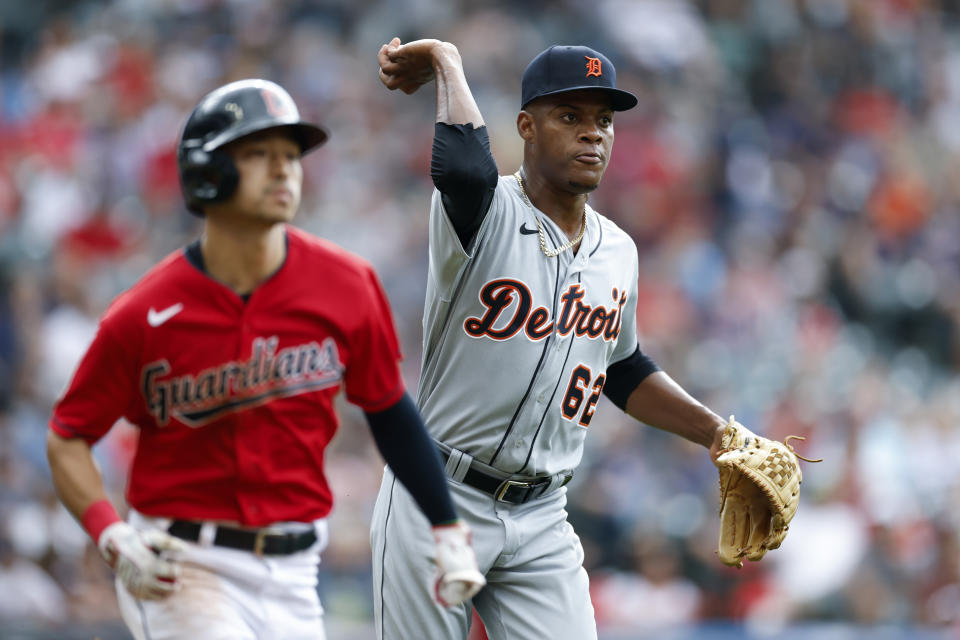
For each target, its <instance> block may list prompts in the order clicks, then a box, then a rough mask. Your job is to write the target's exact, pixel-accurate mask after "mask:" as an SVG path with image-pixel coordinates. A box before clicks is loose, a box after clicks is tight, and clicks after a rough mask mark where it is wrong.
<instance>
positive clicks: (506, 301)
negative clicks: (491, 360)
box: [463, 278, 627, 342]
mask: <svg viewBox="0 0 960 640" xmlns="http://www.w3.org/2000/svg"><path fill="white" fill-rule="evenodd" d="M585 295H586V292H585V291H584V290H583V289H582V288H581V287H580V285H579V284H572V285H570V287H568V288H567V290H566V291H565V292H564V293H563V295H562V296H560V302H561V305H562V306H561V307H560V314H559V315H558V317H557V321H556V329H557V333H559V334H560V335H561V336H565V335H567V334H568V333H570V332H571V331H573V332H574V334H575V335H577V336H579V337H583V336H587V337H588V338H593V339H595V338H600V337H602V338H603V340H605V341H606V342H611V341H613V340H616V339H617V336H619V335H620V326H621V324H622V322H621V321H622V317H623V305H624V304H625V303H626V302H627V292H626V291H620V290H618V289H616V288H614V289H613V290H612V291H611V297H612V299H613V302H614V303H615V304H616V306H611V307H604V306H603V305H597V306H595V307H594V306H591V305H589V304H585V303H584V302H583V298H584V296H585ZM514 299H516V301H517V304H516V305H515V306H514V308H513V316H512V317H509V319H507V315H508V314H507V313H505V312H507V310H508V309H509V308H510V307H511V305H513V303H514ZM480 302H481V303H483V306H485V307H486V308H487V310H486V311H485V312H484V314H483V316H482V317H480V318H474V317H470V318H467V319H466V321H465V322H464V323H463V330H464V331H465V332H466V333H467V335H468V336H471V337H474V338H482V337H483V336H487V337H489V338H493V339H494V340H509V339H510V338H512V337H513V336H515V335H516V334H517V333H518V332H519V331H520V329H524V330H525V332H526V334H527V336H528V337H529V338H530V339H531V340H533V341H537V340H542V339H544V338H546V337H547V336H548V335H550V334H551V333H552V332H553V329H554V322H553V320H551V319H550V311H549V310H548V309H547V308H546V307H537V308H536V309H532V307H533V294H531V293H530V288H529V287H528V286H527V285H526V284H524V283H523V282H521V281H520V280H512V279H510V278H501V279H497V280H491V281H490V282H488V283H487V284H485V285H483V287H482V288H481V289H480ZM501 316H504V318H501ZM498 321H499V322H500V325H501V326H500V328H499V329H498V328H495V327H494V325H496V324H497V323H498Z"/></svg>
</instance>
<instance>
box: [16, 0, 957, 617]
mask: <svg viewBox="0 0 960 640" xmlns="http://www.w3.org/2000/svg"><path fill="white" fill-rule="evenodd" d="M394 35H397V36H399V37H400V38H401V39H402V40H404V41H406V40H410V39H415V38H420V37H437V38H441V39H445V40H449V41H452V42H453V43H455V44H456V45H457V46H458V47H459V49H460V52H461V55H462V57H463V60H464V66H465V69H466V74H467V78H468V80H469V81H470V83H471V86H472V88H473V91H474V94H475V96H476V98H477V102H478V104H479V106H480V108H481V110H482V111H483V113H484V115H485V119H486V121H487V123H488V127H489V130H490V135H491V141H492V146H493V149H494V155H495V157H496V159H497V163H498V166H499V168H500V172H501V173H503V174H506V173H512V172H513V171H515V170H516V169H517V167H518V166H519V162H520V160H521V146H520V143H519V140H518V138H517V136H516V133H515V125H514V122H515V117H516V112H517V110H518V108H519V104H518V102H519V84H520V82H519V81H520V74H521V73H522V71H523V68H524V67H525V65H526V63H527V62H528V61H529V60H530V59H531V58H532V57H533V56H534V55H535V54H536V53H537V52H539V51H540V50H542V49H543V48H545V47H546V46H548V45H550V44H554V43H561V44H587V45H589V46H592V47H594V48H596V49H599V50H601V51H604V52H605V53H606V54H607V55H608V56H609V57H610V58H611V59H612V60H613V61H614V63H615V64H616V66H617V72H618V84H619V85H620V86H622V87H624V88H627V89H629V90H632V91H634V92H635V93H637V94H638V95H639V97H640V105H639V107H638V108H636V109H634V110H633V111H630V112H625V113H620V114H618V115H617V118H616V123H615V127H616V143H615V145H614V152H613V156H612V161H611V164H610V167H609V169H608V171H607V175H606V177H605V179H604V182H603V184H602V186H601V188H600V189H599V190H598V191H597V192H595V193H594V194H591V196H590V203H591V205H592V206H593V207H594V208H595V209H597V210H599V211H601V212H602V213H605V214H606V215H607V216H608V217H610V218H612V219H613V220H614V221H615V222H617V224H619V225H620V226H621V227H622V228H623V229H625V230H626V231H627V232H629V233H630V234H631V235H632V236H633V238H634V239H635V240H636V243H637V246H638V249H639V254H640V299H639V305H638V309H637V311H638V319H639V327H640V332H641V336H640V340H641V344H642V348H643V349H644V351H645V352H647V353H649V354H650V355H652V356H653V358H654V359H655V360H656V361H657V362H658V363H659V364H660V365H661V366H662V367H663V368H664V369H665V370H666V371H667V372H669V373H670V374H671V375H672V376H673V377H674V378H675V379H676V380H678V381H679V382H680V383H681V384H682V385H684V386H685V387H686V388H687V389H688V390H689V391H690V392H691V393H693V394H694V395H695V396H696V397H697V398H699V399H700V400H702V401H703V402H705V403H706V404H707V405H708V406H710V407H711V408H713V409H714V410H716V411H717V412H719V413H722V414H724V415H726V414H730V413H735V414H736V416H737V419H738V420H739V421H740V422H742V423H744V424H746V425H747V426H748V427H750V428H751V429H753V430H754V431H756V432H759V433H762V434H765V435H767V436H769V437H773V438H777V439H783V438H784V437H785V436H786V435H799V436H805V437H806V441H804V442H799V441H793V443H794V444H795V445H796V446H797V448H798V450H800V452H801V453H803V454H804V455H806V456H807V457H822V458H824V462H823V463H821V464H817V465H811V464H804V465H803V472H804V483H803V493H802V498H801V506H800V510H799V512H798V515H797V517H796V519H795V520H794V523H793V524H792V526H791V532H790V535H789V536H788V537H787V540H786V542H785V544H784V546H783V547H782V548H781V549H779V550H777V551H775V552H772V553H771V554H769V555H768V556H767V557H766V558H764V560H763V561H762V562H760V563H757V564H752V563H751V564H748V566H745V567H744V568H743V569H742V570H739V571H738V570H736V569H732V568H727V567H723V566H722V565H721V564H720V563H719V562H718V561H717V559H716V556H715V555H714V549H715V547H716V535H717V508H718V488H717V482H716V471H715V469H714V468H713V466H712V465H711V464H710V462H709V459H708V458H707V456H706V453H705V451H704V450H703V449H702V448H700V447H698V446H695V445H692V444H690V443H687V442H685V441H681V440H680V439H678V438H676V437H673V436H670V435H667V434H664V433H661V432H658V431H656V430H653V429H650V428H648V427H645V426H642V425H639V424H637V423H635V422H633V421H632V420H630V419H628V418H626V417H624V416H623V414H621V413H620V412H619V411H618V410H616V409H615V408H614V407H613V406H612V405H610V404H609V403H606V401H603V404H602V405H601V406H600V408H599V409H598V411H597V417H596V419H595V420H594V421H593V422H592V424H591V426H590V430H591V433H590V436H589V438H588V439H587V451H586V453H585V457H584V461H583V464H582V466H581V468H580V469H579V471H578V472H577V474H576V476H575V478H574V480H573V482H572V483H571V484H570V489H569V498H570V504H569V512H570V516H571V520H572V521H573V523H574V525H575V527H576V529H577V531H578V532H579V534H580V537H581V539H582V541H583V543H584V547H585V551H586V563H587V567H588V570H589V571H590V573H591V578H592V589H593V598H594V606H595V608H596V612H597V619H598V622H599V625H600V627H601V630H603V631H610V632H614V631H627V632H630V631H631V630H633V631H636V632H640V631H649V630H656V629H663V628H668V627H669V628H673V627H676V626H685V625H693V624H697V623H698V622H702V621H705V620H715V619H718V618H732V619H734V620H737V621H743V622H744V623H745V624H746V625H747V626H748V627H750V626H753V627H756V628H761V627H762V628H764V629H766V630H768V631H769V630H770V629H777V628H778V626H786V625H791V624H796V623H798V622H806V621H847V622H853V623H857V624H863V625H871V626H873V625H880V626H894V627H896V626H903V625H920V626H931V627H953V628H957V629H960V537H958V536H960V533H958V532H960V522H958V519H960V516H958V514H960V463H958V461H960V382H958V379H957V377H956V376H955V369H956V367H957V365H958V364H960V242H958V238H960V37H958V36H960V2H956V1H955V0H941V1H936V0H702V1H699V2H692V1H682V0H592V1H591V2H580V1H578V2H574V1H573V0H567V1H553V2H551V1H548V0H537V1H534V0H531V1H527V2H521V3H518V2H507V1H502V2H500V1H490V2H483V1H478V0H456V1H448V0H312V1H308V0H277V1H274V2H269V3H262V2H256V1H254V0H153V1H147V0H114V1H105V0H101V1H95V0H81V1H73V2H67V1H66V0H62V1H59V2H58V1H56V0H46V1H38V2H31V3H2V4H0V630H2V629H3V628H4V625H5V624H6V625H17V624H25V623H29V624H32V625H36V626H39V627H41V628H51V629H56V628H59V626H62V625H66V624H68V623H72V624H76V623H78V622H79V623H83V622H89V623H99V622H110V621H113V620H116V618H117V615H118V614H117V609H116V604H115V598H114V596H113V583H112V579H111V576H110V573H109V570H108V569H107V568H106V567H105V565H104V564H103V563H102V561H101V560H100V558H99V556H98V555H97V553H96V550H95V549H94V548H93V547H92V545H90V544H89V543H88V541H87V539H86V537H85V534H84V533H83V532H82V530H81V529H80V527H79V526H78V525H77V524H76V523H75V522H74V521H73V519H72V518H71V517H70V516H69V515H68V514H67V513H66V512H65V511H64V510H63V508H62V507H60V506H59V502H58V501H57V498H56V496H55V495H54V493H53V489H52V486H51V483H50V480H49V473H48V470H47V466H46V458H45V452H44V436H45V429H46V420H47V418H48V416H49V412H50V408H51V405H52V403H53V402H54V401H55V400H56V398H57V396H58V394H59V393H60V392H61V391H62V389H63V388H64V385H65V384H66V383H67V381H68V379H69V376H70V374H71V373H72V371H73V368H74V367H75V365H76V363H77V361H78V359H79V357H80V355H81V354H82V353H83V351H84V349H85V348H86V345H87V344H88V342H89V340H90V339H91V338H92V336H93V333H94V331H95V329H96V323H97V318H98V316H99V314H100V313H101V312H102V311H103V309H104V308H105V307H106V305H107V304H109V302H110V300H111V299H112V298H113V297H114V296H115V295H116V294H117V293H119V292H120V291H121V290H123V289H124V288H126V287H128V286H129V285H130V284H132V283H133V282H134V281H135V280H136V279H137V278H138V277H139V276H140V275H142V274H143V272H144V271H146V269H148V268H149V267H150V266H152V264H154V263H155V262H156V261H157V260H159V259H160V258H161V257H162V256H164V255H166V254H167V253H169V252H170V251H173V250H176V249H177V248H179V247H182V246H184V245H185V244H186V243H188V242H189V241H190V240H192V239H193V238H194V237H195V236H196V235H197V234H198V233H199V229H200V226H199V222H198V220H197V219H196V218H194V217H192V216H190V215H189V214H188V213H187V212H186V210H185V209H184V207H183V204H182V200H181V196H180V192H179V185H178V182H177V173H176V165H175V161H174V152H175V143H176V138H177V135H178V132H179V129H180V127H181V126H182V123H183V121H184V120H185V118H186V115H187V113H188V112H189V110H190V108H191V107H192V106H193V104H194V103H195V102H196V101H197V99H198V98H199V97H200V96H201V95H203V94H204V93H206V92H207V91H209V90H210V89H212V88H214V87H216V86H218V85H220V84H222V83H224V82H227V81H230V80H235V79H239V78H245V77H267V78H270V79H272V80H275V81H277V82H279V83H280V84H282V85H283V86H285V87H286V88H287V89H288V90H289V91H290V92H291V93H292V94H293V95H294V97H295V99H296V100H297V101H298V103H299V105H300V107H301V111H302V113H303V115H304V116H305V117H306V118H308V119H315V120H317V121H320V122H322V123H324V124H325V125H326V126H327V127H328V128H329V129H330V130H331V132H332V136H331V140H330V142H329V144H328V145H327V146H326V147H324V148H323V149H322V150H320V151H319V152H318V153H316V154H314V155H311V156H308V157H307V158H306V159H305V162H304V169H305V175H306V181H307V185H306V192H305V198H304V203H303V207H302V209H301V213H300V215H299V217H298V219H297V224H298V225H299V226H302V227H303V228H306V229H308V230H310V231H312V232H314V233H317V234H319V235H322V236H324V237H327V238H329V239H331V240H333V241H335V242H338V243H339V244H341V245H343V246H345V247H346V248H348V249H350V250H352V251H355V252H357V253H359V254H360V255H362V256H364V257H365V258H367V259H368V260H370V261H371V262H372V263H373V264H374V265H375V267H376V268H377V269H378V271H379V273H380V275H381V277H382V278H383V280H384V285H385V287H386V289H387V292H388V294H389V297H390V300H391V303H392V304H393V308H394V311H395V313H396V321H397V325H398V328H399V331H400V334H401V340H402V343H403V347H404V351H405V356H406V359H405V363H404V367H405V370H404V373H405V376H406V379H407V382H408V384H409V386H410V387H411V388H415V387H416V384H417V378H418V372H419V356H420V340H421V331H420V317H421V310H422V304H423V296H424V286H425V284H424V283H425V274H426V235H427V229H426V226H427V225H426V221H427V210H428V205H429V197H430V191H431V189H432V184H431V182H430V178H429V158H430V148H431V138H432V131H433V126H432V123H433V99H434V95H433V90H432V88H431V87H428V88H427V89H426V90H423V91H421V92H419V93H417V94H416V95H415V96H413V97H407V96H404V95H401V94H398V93H391V92H388V91H387V90H386V89H384V88H383V87H382V85H381V84H380V82H379V81H378V79H377V66H376V60H375V55H376V52H377V50H378V48H379V46H380V45H381V44H382V43H384V42H387V41H388V40H389V39H390V38H391V37H393V36H394ZM109 374H110V373H109V372H105V373H104V375H109ZM463 383H464V384H470V385H482V381H480V380H464V381H463ZM478 393H482V389H479V387H478ZM135 443H136V432H135V429H134V428H133V427H131V426H130V425H126V424H123V423H120V424H118V425H117V426H116V427H115V428H114V430H113V431H112V432H111V434H110V435H109V436H108V437H107V438H106V439H105V440H104V441H102V442H101V443H100V444H99V445H98V447H97V448H96V449H95V452H96V454H97V458H98V461H99V462H100V465H101V467H102V470H103V472H104V475H105V478H106V480H107V483H108V487H109V491H110V493H111V496H112V497H113V498H114V501H115V502H116V503H117V504H123V486H124V478H125V474H126V466H127V464H128V461H129V460H130V455H131V453H132V451H133V448H134V447H135ZM327 468H328V469H329V472H330V475H331V479H332V483H333V487H334V491H335V494H336V496H337V498H338V503H337V505H336V507H335V512H334V515H333V516H332V525H331V526H332V535H333V538H332V542H331V546H330V548H329V549H328V550H327V552H326V553H325V554H324V561H323V566H322V567H321V591H322V597H323V600H324V603H325V606H326V607H327V609H328V611H329V612H330V614H331V615H332V616H337V617H340V618H343V619H355V620H359V621H363V620H367V619H369V618H370V616H371V615H372V614H371V612H372V601H371V597H372V596H371V587H370V577H369V553H370V551H369V545H368V542H367V540H368V538H367V526H368V523H369V517H370V513H371V511H372V504H373V500H374V499H375V495H376V490H377V487H378V485H379V478H380V474H381V471H382V461H381V459H380V458H379V456H378V454H377V453H376V450H375V448H374V447H373V446H372V444H371V439H370V438H369V435H368V433H367V429H366V425H365V423H364V421H363V419H362V415H361V414H359V413H358V412H356V411H355V410H353V409H352V408H351V407H349V406H347V405H344V407H343V424H342V427H341V430H340V433H339V434H338V436H337V439H336V441H335V444H334V448H333V450H332V452H331V454H330V455H329V456H328V458H327Z"/></svg>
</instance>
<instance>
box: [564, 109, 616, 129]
mask: <svg viewBox="0 0 960 640" xmlns="http://www.w3.org/2000/svg"><path fill="white" fill-rule="evenodd" d="M560 119H561V120H563V121H564V122H566V123H568V124H573V123H574V122H577V114H575V113H573V112H567V113H562V114H560ZM612 124H613V118H611V117H610V116H601V118H600V126H601V127H609V126H610V125H612Z"/></svg>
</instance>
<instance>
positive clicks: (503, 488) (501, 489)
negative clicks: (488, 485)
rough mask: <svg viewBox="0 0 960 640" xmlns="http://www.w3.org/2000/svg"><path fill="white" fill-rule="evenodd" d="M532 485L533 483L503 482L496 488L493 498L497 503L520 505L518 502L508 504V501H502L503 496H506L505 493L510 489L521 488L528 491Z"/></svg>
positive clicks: (521, 481)
mask: <svg viewBox="0 0 960 640" xmlns="http://www.w3.org/2000/svg"><path fill="white" fill-rule="evenodd" d="M533 485H534V483H533V482H525V481H523V480H504V481H503V482H501V483H500V486H499V487H497V493H496V495H495V497H496V499H497V501H498V502H506V503H507V504H521V503H519V502H510V501H509V500H504V499H503V496H505V495H506V494H507V491H509V490H510V487H523V488H525V489H529V488H530V487H532V486H533Z"/></svg>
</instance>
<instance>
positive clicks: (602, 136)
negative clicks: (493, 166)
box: [517, 90, 613, 193]
mask: <svg viewBox="0 0 960 640" xmlns="http://www.w3.org/2000/svg"><path fill="white" fill-rule="evenodd" d="M525 114H528V115H527V116H525ZM517 126H518V128H519V130H520V135H521V136H522V137H523V138H524V140H525V141H526V143H527V144H528V145H529V146H528V152H529V153H532V155H533V158H532V159H533V164H534V166H535V167H536V168H537V170H538V171H539V172H540V173H542V174H543V175H544V177H545V178H547V180H548V181H549V182H551V183H552V184H554V185H557V186H558V187H561V188H564V189H566V190H568V191H571V192H573V193H588V192H590V191H593V190H594V189H596V188H597V186H599V184H600V179H601V178H602V177H603V172H604V171H605V170H606V168H607V162H609V160H610V150H611V149H612V148H613V110H612V109H611V108H610V103H609V101H608V99H607V98H606V97H604V95H603V94H602V93H600V92H597V91H589V90H586V91H570V92H567V93H561V94H558V95H554V96H544V97H542V98H538V99H537V100H534V101H533V102H532V103H530V104H529V105H527V108H526V110H525V111H522V112H520V117H519V118H518V121H517Z"/></svg>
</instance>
